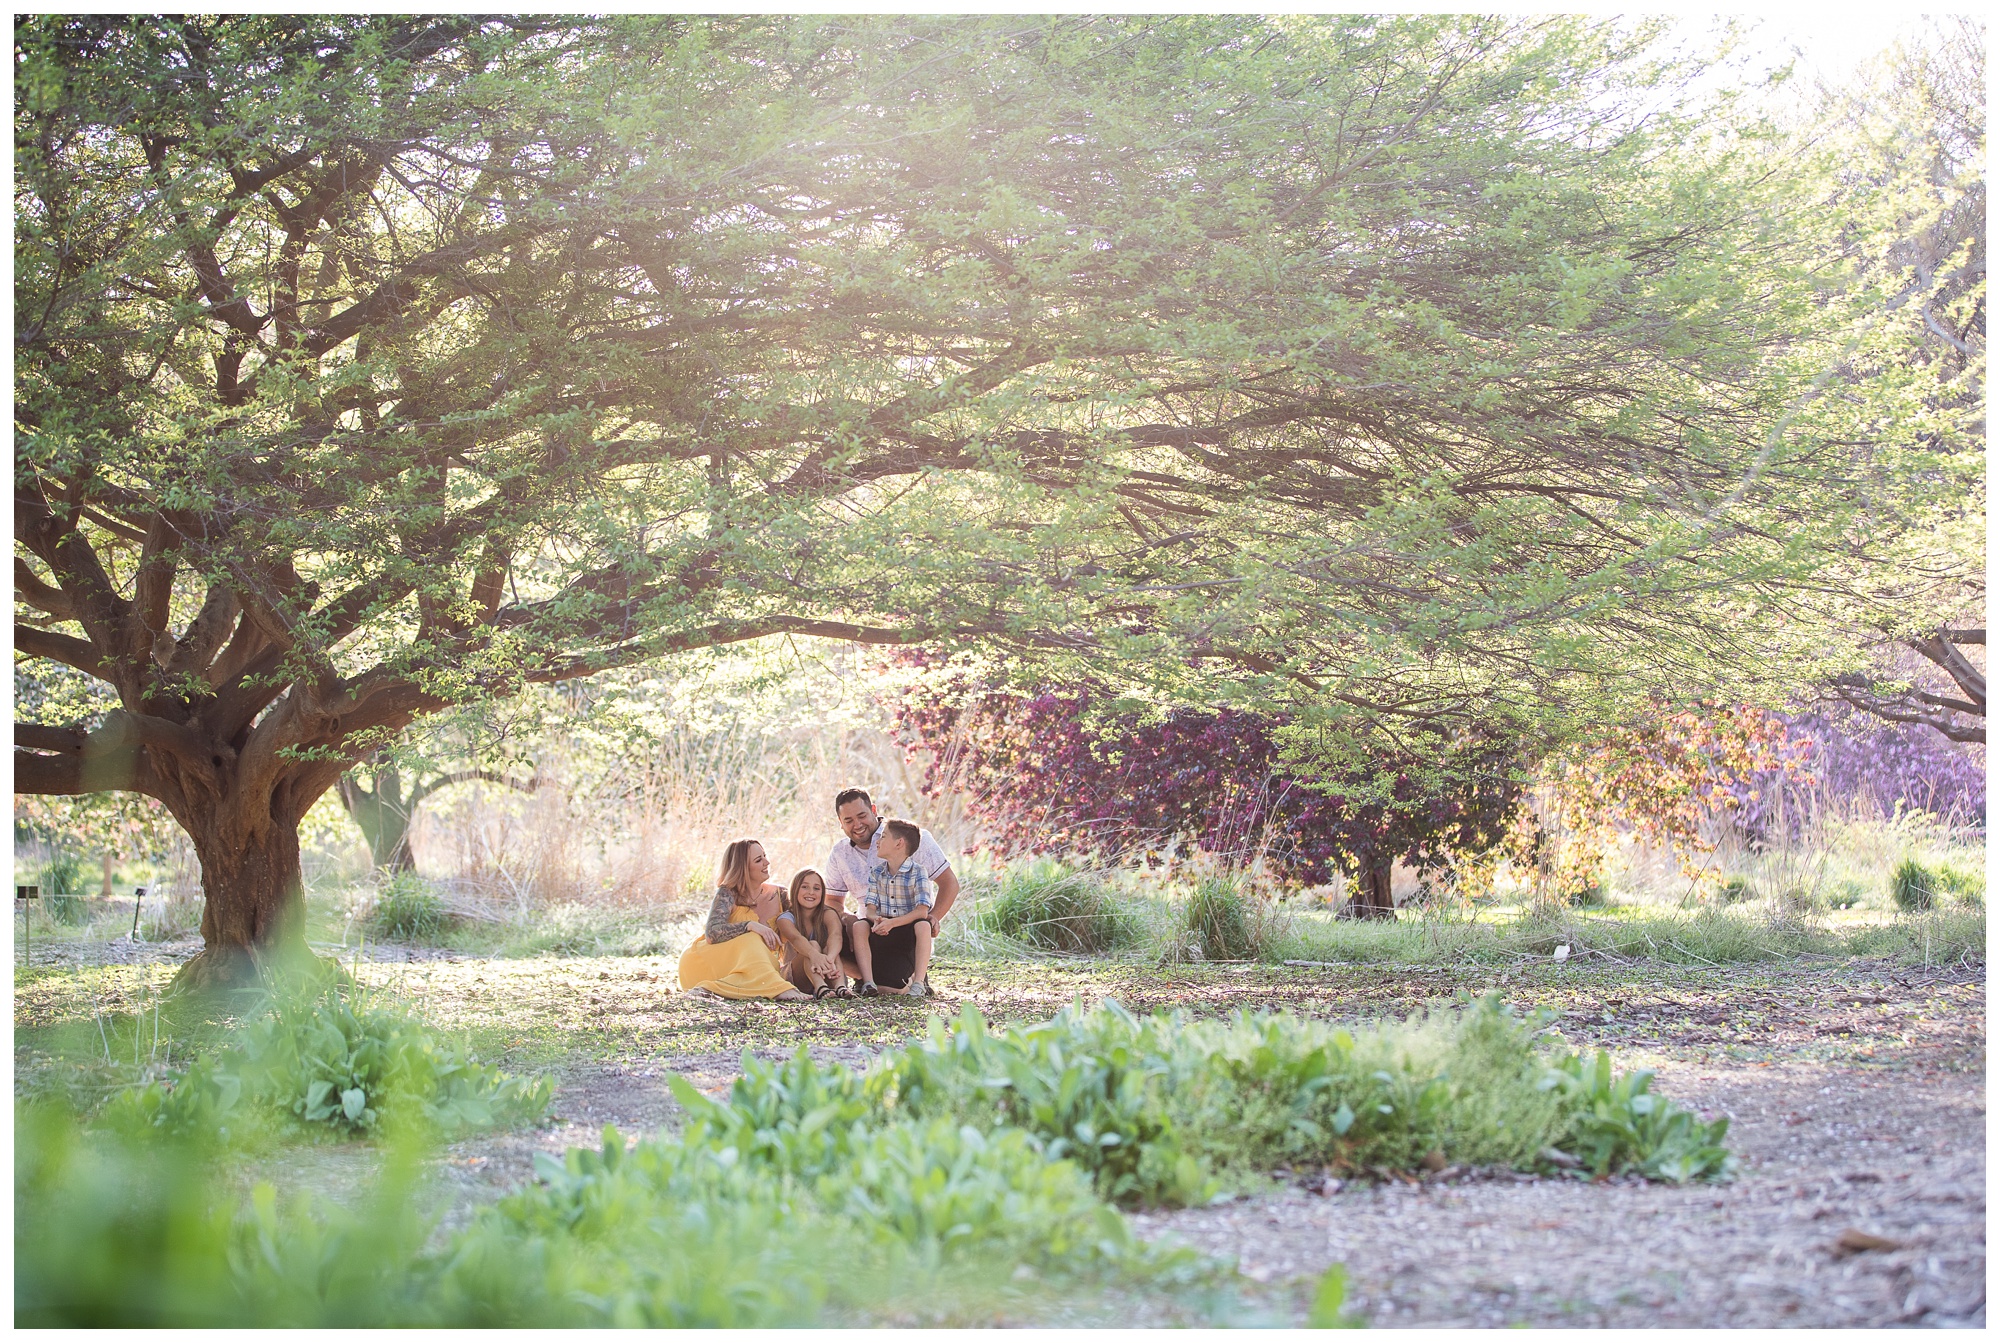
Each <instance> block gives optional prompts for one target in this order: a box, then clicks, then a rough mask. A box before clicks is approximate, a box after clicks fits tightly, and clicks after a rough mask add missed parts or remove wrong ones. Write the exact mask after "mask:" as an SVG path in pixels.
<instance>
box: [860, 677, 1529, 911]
mask: <svg viewBox="0 0 2000 1343" xmlns="http://www.w3.org/2000/svg"><path fill="white" fill-rule="evenodd" d="M895 712H896V722H897V728H898V732H899V734H900V735H901V737H902V738H903V739H904V740H905V741H906V742H907V743H908V744H909V745H910V746H911V747H912V748H913V749H920V750H922V751H923V752H925V753H927V754H928V756H929V760H928V763H927V766H926V770H925V775H924V787H925V789H926V791H928V792H932V793H939V792H945V791H954V792H962V793H964V794H965V795H966V796H967V798H968V803H969V806H970V809H971V811H972V814H973V815H974V816H976V817H977V818H978V819H979V820H981V821H982V822H984V823H985V825H986V827H987V829H988V831H989V832H990V833H991V834H993V835H994V836H995V838H996V841H997V843H998V845H999V846H1000V847H1001V848H1002V849H1003V850H1004V851H1006V852H1010V853H1037V854H1039V853H1070V852H1082V853H1090V854H1095V855H1098V856H1100V857H1104V858H1107V859H1110V860H1113V861H1121V860H1128V859H1136V860H1138V861H1142V862H1145V863H1147V864H1149V865H1157V864H1159V863H1160V862H1162V861H1164V860H1166V859H1168V858H1170V857H1172V856H1174V855H1175V854H1176V853H1177V852H1192V851H1195V850H1199V851H1201V852H1203V853H1207V854H1210V855H1213V856H1215V857H1218V858H1220V859H1222V860H1223V861H1224V862H1226V863H1228V864H1230V865H1231V866H1236V867H1242V868H1258V867H1261V868H1262V869H1264V870H1265V871H1267V872H1269V873H1270V874H1271V875H1273V876H1275V877H1276V878H1278V879H1279V880H1280V881H1283V882H1286V883H1290V884H1302V885H1318V884H1321V883H1324V882H1326V881H1328V880H1330V878H1331V877H1332V874H1333V872H1334V870H1336V869H1338V870H1341V871H1344V872H1346V873H1348V874H1350V875H1352V876H1353V877H1354V878H1355V882H1354V893H1353V896H1352V898H1351V899H1350V900H1349V902H1348V905H1347V911H1348V912H1350V913H1352V914H1355V915H1357V916H1360V917H1373V918H1393V917H1394V915H1395V901H1394V899H1393V897H1392V895H1391V892H1390V889H1389V873H1390V868H1391V866H1392V865H1393V864H1394V863H1395V862H1396V861H1397V860H1398V859H1400V860H1402V861H1404V862H1407V863H1410V864H1412V865H1413V866H1416V867H1418V868H1420V869H1425V870H1430V871H1440V870H1443V869H1447V868H1449V867H1452V866H1453V865H1455V864H1460V863H1463V862H1465V861H1466V860H1469V859H1472V860H1476V859H1477V858H1478V857H1480V856H1481V855H1483V854H1485V853H1487V852H1488V851H1490V850H1492V849H1493V848H1494V847H1496V846H1497V845H1498V844H1500V843H1501V842H1502V841H1503V839H1504V838H1505V837H1506V835H1507V831H1508V827H1509V822H1510V820H1511V819H1512V817H1513V814H1514V812H1515V811H1516V809H1517V808H1518V807H1519V805H1520V802H1521V799H1522V794H1523V787H1522V786H1523V782H1524V776H1523V774H1522V772H1521V769H1520V765H1519V761H1518V759H1517V756H1516V753H1515V751H1514V749H1513V748H1512V746H1511V745H1510V744H1508V743H1507V742H1506V741H1505V740H1504V739H1498V738H1460V739H1456V740H1454V739H1451V738H1447V737H1445V736H1444V735H1443V734H1442V733H1434V734H1433V735H1432V736H1431V738H1430V740H1429V741H1428V743H1427V745H1428V747H1429V749H1428V750H1423V751H1420V752H1413V753H1411V754H1409V755H1406V756H1396V755H1394V754H1391V753H1387V752H1383V751H1381V750H1380V749H1379V744H1378V749H1377V751H1376V752H1373V753H1371V756H1372V759H1373V761H1374V768H1373V771H1372V772H1371V773H1369V774H1367V775H1355V774H1350V775H1345V776H1331V777H1326V776H1315V775H1313V774H1311V773H1309V772H1304V771H1300V770H1298V769H1297V768H1295V767H1294V765H1293V764H1292V763H1291V762H1290V761H1288V760H1287V758H1286V752H1285V750H1284V746H1283V744H1282V738H1283V736H1284V729H1285V728H1286V726H1287V725H1286V723H1285V722H1284V720H1282V719H1276V718H1272V717H1268V716H1265V715H1260V714H1254V713H1245V712H1241V711H1237V710H1231V709H1222V710H1219V711H1215V712H1208V711H1203V710H1198V709H1175V710H1170V711H1167V712H1165V713H1148V712H1147V711H1146V709H1145V707H1144V706H1143V705H1134V704H1131V703H1129V702H1123V703H1121V702H1120V701H1118V700H1117V699H1116V698H1115V697H1113V696H1111V695H1109V694H1107V693H1106V692H1105V691H1104V690H1103V689H1102V688H1101V687H1092V686H1087V685H1086V686H1067V687H1059V688H1053V689H1051V688H1047V687H1043V688H1041V689H1039V690H1038V691H1036V692H1026V693H1010V692H1008V691H1007V690H1005V689H1002V688H998V687H996V686H994V685H991V684H989V683H987V682H984V681H982V680H981V679H979V678H978V677H977V676H975V675H973V674H972V673H970V672H969V671H968V670H966V669H964V668H938V669H934V670H933V671H932V674H931V675H929V676H919V677H917V678H915V679H913V680H912V681H911V682H910V683H909V684H908V686H907V687H906V689H905V690H904V692H903V694H902V696H901V697H900V699H899V700H898V701H897V703H896V708H895Z"/></svg>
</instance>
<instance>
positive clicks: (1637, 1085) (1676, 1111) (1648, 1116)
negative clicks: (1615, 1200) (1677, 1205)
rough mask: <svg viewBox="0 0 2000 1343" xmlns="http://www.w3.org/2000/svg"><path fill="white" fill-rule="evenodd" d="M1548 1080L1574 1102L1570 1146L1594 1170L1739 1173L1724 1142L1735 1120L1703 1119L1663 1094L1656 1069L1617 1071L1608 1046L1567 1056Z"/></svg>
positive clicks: (1687, 1176)
mask: <svg viewBox="0 0 2000 1343" xmlns="http://www.w3.org/2000/svg"><path fill="white" fill-rule="evenodd" d="M1549 1084H1550V1085H1551V1086H1552V1087H1555V1088H1558V1089H1560V1090H1562V1091H1563V1092H1564V1093H1566V1095H1567V1096H1568V1097H1569V1098H1570V1099H1571V1100H1572V1101H1573V1102H1574V1105H1575V1109H1574V1111H1573V1112H1572V1115H1571V1118H1570V1143H1569V1146H1570V1149H1571V1151H1572V1152H1573V1153H1574V1155H1576V1156H1577V1157H1579V1158H1581V1159H1582V1160H1583V1162H1584V1163H1585V1165H1587V1166H1588V1167H1589V1168H1590V1169H1591V1170H1592V1171H1593V1172H1595V1173H1596V1174H1599V1175H1606V1174H1609V1173H1610V1172H1611V1171H1612V1170H1613V1169H1615V1168H1618V1167H1620V1166H1629V1167H1630V1168H1632V1169H1634V1170H1637V1171H1638V1172H1639V1173H1640V1174H1641V1175H1644V1176H1645V1177H1646V1178H1647V1179H1649V1180H1671V1181H1672V1182H1674V1183H1675V1184H1681V1183H1684V1182H1686V1181H1688V1180H1697V1179H1721V1178H1726V1177H1728V1176H1729V1175H1732V1174H1734V1173H1735V1170H1736V1158H1735V1157H1733V1156H1731V1155H1730V1154H1729V1152H1728V1151H1727V1150H1726V1149H1725V1148H1724V1147H1723V1146H1722V1139H1723V1135H1724V1134H1726V1133H1728V1132H1729V1121H1728V1120H1727V1119H1717V1120H1713V1121H1711V1122H1707V1123H1704V1122H1702V1121H1701V1120H1700V1119H1698V1118H1697V1117H1696V1116H1695V1115H1693V1114H1692V1113H1690V1112H1689V1111H1688V1110H1686V1109H1684V1108H1682V1107H1681V1106H1678V1105H1676V1104H1674V1103H1673V1102H1672V1101H1670V1100H1668V1099H1666V1098H1665V1097H1664V1096H1655V1095H1654V1094H1653V1093H1652V1087H1653V1072H1652V1070H1651V1069H1650V1068H1642V1069H1640V1070H1639V1071H1638V1072H1634V1073H1626V1074H1623V1075H1617V1074H1614V1073H1613V1072H1612V1071H1611V1057H1610V1055H1608V1054H1606V1053H1605V1052H1604V1051H1603V1050H1601V1049H1600V1050H1598V1051H1597V1053H1596V1055H1595V1056H1593V1057H1590V1058H1585V1057H1584V1056H1583V1055H1581V1054H1572V1055H1569V1056H1568V1057H1566V1058H1564V1059H1562V1060H1561V1061H1560V1062H1559V1063H1558V1065H1557V1068H1556V1071H1555V1072H1554V1073H1552V1074H1551V1075H1550V1079H1549Z"/></svg>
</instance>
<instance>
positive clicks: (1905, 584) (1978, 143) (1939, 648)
mask: <svg viewBox="0 0 2000 1343" xmlns="http://www.w3.org/2000/svg"><path fill="white" fill-rule="evenodd" d="M1820 97H1821V102H1822V104H1823V109H1822V114H1821V115H1822V119H1823V120H1824V121H1825V122H1826V123H1828V125H1829V126H1830V128H1831V130H1830V134H1831V135H1833V136H1834V137H1836V138H1837V139H1838V141H1839V142H1840V143H1841V144H1843V145H1844V146H1846V147H1847V148H1848V150H1849V152H1848V155H1847V160H1846V162H1845V164H1844V165H1843V170H1842V172H1841V174H1840V176H1839V178H1838V184H1837V189H1836V193H1835V196H1834V200H1833V204H1834V205H1835V206H1836V208H1837V209H1839V210H1840V211H1841V212H1842V214H1843V215H1845V216H1846V217H1847V218H1848V219H1849V220H1850V223H1849V226H1848V228H1847V229H1846V230H1845V232H1844V235H1843V239H1842V242H1843V251H1844V252H1845V254H1846V256H1847V257H1848V259H1849V260H1850V262H1851V263H1852V265H1853V268H1854V273H1855V277H1856V280H1857V282H1858V283H1859V284H1860V285H1861V286H1862V287H1863V288H1864V289H1866V290H1867V291H1869V292H1871V293H1873V294H1874V295H1875V296H1876V297H1875V302H1876V303H1877V304H1878V305H1879V308H1878V311H1877V314H1876V316H1877V318H1878V321H1877V325H1876V328H1875V330H1874V331H1873V333H1872V334H1871V336H1870V338H1869V340H1868V341H1867V343H1866V346H1865V347H1864V349H1863V350H1862V351H1861V352H1860V355H1859V357H1858V358H1857V359H1856V360H1855V361H1854V362H1855V364H1856V368H1855V369H1854V370H1853V372H1854V375H1855V378H1856V381H1863V380H1865V381H1866V382H1868V383H1869V384H1870V385H1871V386H1872V388H1873V390H1874V393H1875V395H1877V396H1878V397H1880V398H1881V400H1882V403H1883V405H1882V413H1883V414H1885V415H1896V416H1898V417H1899V418H1901V419H1902V420H1904V421H1905V422H1907V423H1909V424H1912V425H1917V426H1921V428H1922V432H1924V433H1925V434H1926V435H1927V436H1929V437H1930V438H1931V439H1932V440H1933V441H1935V442H1938V443H1940V444H1942V443H1944V442H1947V441H1950V440H1952V439H1955V438H1967V439H1969V440H1970V441H1971V442H1972V443H1974V444H1983V441H1984V433H1983V427H1984V421H1983V416H1984V405H1985V396H1986V39H1985V32H1984V30H1983V28H1982V27H1981V26H1980V24H1979V23H1977V22H1976V21H1975V20H1973V19H1971V18H1967V17H1963V16H1959V17H1945V18H1942V19H1933V20H1930V21H1929V22H1928V24H1927V25H1926V26H1925V27H1924V29H1923V30H1922V32H1921V34H1920V35H1919V36H1918V37H1917V38H1916V39H1915V40H1913V41H1912V42H1910V43H1908V44H1905V45H1899V46H1898V47H1897V48H1895V49H1894V50H1892V51H1891V52H1890V53H1888V54H1887V55H1886V56H1885V57H1884V58H1883V59H1882V60H1880V61H1878V62H1876V63H1875V64H1874V66H1873V67H1872V68H1871V69H1870V70H1869V72H1868V77H1867V79H1866V81H1865V82H1863V83H1861V84H1860V85H1858V86H1850V87H1843V88H1826V89H1822V90H1821V91H1820ZM1934 469H1936V470H1938V471H1939V474H1940V477H1941V479H1942V480H1944V481H1946V482H1949V483H1950V484H1951V485H1953V486H1954V487H1955V489H1954V490H1953V491H1951V492H1948V493H1945V494H1942V495H1939V496H1936V497H1935V502H1934V504H1933V506H1932V507H1930V508H1929V509H1926V510H1923V511H1921V512H1919V513H1917V514H1916V515H1915V516H1912V517H1911V518H1908V519H1906V520H1905V526H1904V527H1903V528H1901V529H1900V531H1901V535H1900V537H1897V536H1893V535H1892V536H1891V537H1890V538H1888V539H1886V540H1885V541H1884V542H1882V543H1881V545H1882V552H1883V553H1885V554H1887V553H1895V554H1896V558H1897V561H1898V562H1897V563H1895V564H1892V565H1880V564H1874V565H1869V566H1866V571H1865V573H1864V572H1861V571H1856V572H1854V573H1853V575H1852V577H1853V580H1854V581H1853V584H1852V587H1851V589H1850V590H1851V591H1853V592H1854V593H1855V594H1856V596H1857V597H1858V598H1859V600H1858V601H1856V602H1855V604H1854V606H1853V607H1852V612H1853V614H1852V617H1851V618H1852V620H1853V622H1854V624H1855V625H1856V626H1858V628H1859V634H1858V642H1859V643H1860V644H1861V645H1862V646H1863V647H1864V648H1866V649H1867V650H1868V652H1869V653H1870V657H1869V659H1868V661H1867V662H1866V663H1865V664H1864V665H1862V666H1859V667H1857V668H1854V669H1851V670H1847V671H1842V672H1839V673H1837V674H1835V675H1834V676H1832V677H1831V678H1830V679H1829V681H1828V683H1827V688H1828V690H1829V691H1830V692H1831V698H1833V699H1835V700H1836V701H1837V702H1839V703H1841V704H1844V705H1846V706H1849V707H1852V708H1855V709H1860V710H1862V711H1863V712H1865V713H1869V714H1873V715H1875V716H1876V717H1878V718H1883V719H1886V720H1888V721H1890V722H1895V723H1917V724H1923V725H1924V726H1927V727H1931V728H1934V729H1936V730H1937V731H1938V732H1940V733H1942V734H1943V735H1944V736H1946V737H1948V738H1949V739H1951V740H1952V741H1955V742H1984V741H1985V740H1986V671H1985V646H1986V628H1985V623H1986V622H1985V610H1986V584H1985V517H1986V513H1985V506H1984V500H1985V493H1984V468H1983V463H1982V462H1981V461H1980V460H1979V459H1978V456H1977V455H1976V454H1959V455H1957V456H1956V457H1947V458H1941V459H1940V460H1939V462H1938V463H1937V466H1936V467H1935V468H1934Z"/></svg>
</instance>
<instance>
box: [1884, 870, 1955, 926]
mask: <svg viewBox="0 0 2000 1343" xmlns="http://www.w3.org/2000/svg"><path fill="white" fill-rule="evenodd" d="M1942 886H1943V883H1942V882H1941V881H1939V880H1938V875H1937V873H1935V872H1933V871H1931V870H1930V869H1929V868H1927V867H1925V866H1924V865H1923V864H1922V863H1920V862H1918V861H1917V860H1916V859H1914V858H1905V859H1904V860H1903V861H1902V862H1901V863H1900V864H1898V865H1897V867H1896V870H1895V871H1894V872H1893V873H1891V874H1890V875H1889V898H1890V899H1891V900H1893V901H1895V902H1896V908H1897V909H1900V910H1902V911H1903V912H1904V913H1906V914H1921V913H1923V912H1924V911H1925V910H1928V909H1930V908H1931V907H1932V906H1933V905H1935V904H1937V898H1938V891H1939V890H1940V889H1941V888H1942Z"/></svg>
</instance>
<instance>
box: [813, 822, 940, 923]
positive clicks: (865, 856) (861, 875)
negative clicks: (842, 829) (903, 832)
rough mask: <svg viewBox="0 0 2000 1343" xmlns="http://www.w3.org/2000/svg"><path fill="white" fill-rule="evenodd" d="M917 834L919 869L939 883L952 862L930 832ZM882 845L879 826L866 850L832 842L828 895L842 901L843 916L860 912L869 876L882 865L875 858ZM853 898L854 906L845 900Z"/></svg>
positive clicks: (844, 838) (843, 840) (828, 859)
mask: <svg viewBox="0 0 2000 1343" xmlns="http://www.w3.org/2000/svg"><path fill="white" fill-rule="evenodd" d="M917 834H918V841H917V852H916V854H915V857H916V860H917V866H918V867H919V868H921V869H922V870H923V874H924V875H925V876H927V877H929V878H930V879H931V880H932V881H936V880H937V875H938V873H940V872H942V871H944V870H945V869H946V868H948V867H950V866H951V860H950V859H949V858H947V857H945V856H944V850H943V849H940V848H939V847H938V842H937V841H936V840H935V839H932V838H931V832H930V831H928V830H922V829H919V830H918V831H917ZM881 842H882V826H881V825H880V824H877V825H876V827H875V833H874V834H872V835H870V836H869V837H868V847H867V848H865V849H857V848H855V847H854V845H853V844H852V843H850V842H849V840H848V838H847V836H845V835H842V836H841V837H840V838H839V839H837V840H835V841H834V842H833V852H832V853H829V854H828V855H827V856H826V873H825V876H826V893H827V896H828V898H829V899H838V900H840V901H841V905H840V908H841V910H842V912H843V913H847V914H859V913H860V912H861V904H862V901H863V900H864V899H866V898H867V895H868V873H869V872H870V871H872V870H873V869H874V868H875V867H876V866H877V865H878V864H880V863H881V861H882V860H881V859H880V858H877V857H876V856H875V846H876V845H877V844H879V843H881ZM850 895H851V896H853V897H854V899H853V900H852V902H849V901H848V900H847V899H846V897H848V896H850Z"/></svg>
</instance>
